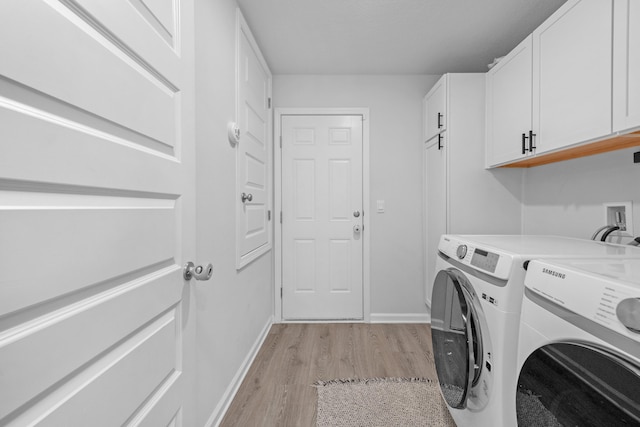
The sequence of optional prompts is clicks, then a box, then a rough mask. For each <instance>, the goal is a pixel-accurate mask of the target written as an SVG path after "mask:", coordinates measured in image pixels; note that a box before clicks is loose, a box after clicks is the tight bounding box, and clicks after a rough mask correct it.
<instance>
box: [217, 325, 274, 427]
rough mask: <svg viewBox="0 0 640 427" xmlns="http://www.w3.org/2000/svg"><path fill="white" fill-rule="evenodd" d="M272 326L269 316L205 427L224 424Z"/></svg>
mask: <svg viewBox="0 0 640 427" xmlns="http://www.w3.org/2000/svg"><path fill="white" fill-rule="evenodd" d="M271 325H273V316H269V318H268V319H267V323H266V324H265V325H264V328H263V329H262V331H261V332H260V335H258V338H257V339H256V341H255V342H254V343H253V346H252V347H251V350H249V354H247V357H245V359H244V361H243V362H242V365H240V368H238V371H237V372H236V374H235V375H234V377H233V379H232V380H231V382H230V383H229V386H228V387H227V389H226V390H225V392H224V394H223V395H222V398H221V399H220V401H219V402H218V404H217V405H216V407H215V409H214V410H213V412H212V413H211V415H210V416H209V419H208V420H207V422H206V423H205V426H207V427H212V426H215V427H218V426H219V425H220V423H221V422H222V419H223V418H224V416H225V414H226V413H227V411H228V410H229V406H231V402H233V398H234V397H235V396H236V393H237V392H238V389H239V388H240V384H242V381H243V380H244V378H245V377H246V376H247V372H249V368H250V367H251V364H252V363H253V361H254V360H255V358H256V356H257V355H258V351H259V350H260V347H262V344H263V343H264V340H265V339H266V338H267V335H269V331H270V330H271Z"/></svg>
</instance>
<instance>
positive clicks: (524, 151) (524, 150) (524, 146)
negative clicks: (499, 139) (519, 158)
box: [522, 133, 528, 154]
mask: <svg viewBox="0 0 640 427" xmlns="http://www.w3.org/2000/svg"><path fill="white" fill-rule="evenodd" d="M526 141H527V134H526V133H523V134H522V154H526V153H527V151H528V150H527V143H526Z"/></svg>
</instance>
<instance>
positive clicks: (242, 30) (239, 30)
mask: <svg viewBox="0 0 640 427" xmlns="http://www.w3.org/2000/svg"><path fill="white" fill-rule="evenodd" d="M243 34H244V36H246V38H247V41H248V42H249V45H250V46H251V49H253V51H254V52H255V53H256V56H257V59H258V62H259V63H260V66H261V67H262V68H263V69H264V70H265V71H266V72H267V74H268V76H269V81H268V87H267V92H268V97H269V98H270V99H273V92H272V85H273V75H272V73H271V69H270V68H269V65H268V64H267V61H266V60H265V59H264V56H263V55H262V51H260V47H259V46H258V43H257V42H256V39H255V38H254V37H253V33H252V32H251V28H249V24H247V21H246V20H245V19H244V16H243V15H242V11H240V8H236V58H235V61H236V64H235V66H236V70H235V74H236V82H235V84H236V111H235V115H236V118H235V121H236V123H238V122H239V121H240V114H241V113H240V105H241V103H242V102H243V100H241V99H240V79H241V76H240V68H241V67H240V51H241V43H242V41H241V39H242V35H243ZM266 142H267V159H266V162H267V167H269V166H271V165H273V159H272V157H273V103H272V105H271V108H269V112H268V117H267V141H266ZM240 145H241V144H236V145H235V150H236V174H237V170H238V166H237V165H238V161H239V159H238V157H239V155H238V152H239V150H240V148H239V147H240ZM271 172H272V171H271V170H268V171H267V183H266V185H267V198H266V200H267V204H268V206H267V209H268V210H270V211H271V212H272V213H273V204H272V203H271V200H272V198H273V179H272V178H273V174H272V173H271ZM238 185H239V184H238V177H237V176H236V182H235V183H234V186H235V188H236V189H237V188H238ZM235 194H237V195H239V194H240V191H236V192H235ZM234 206H236V209H238V204H237V201H236V202H234ZM239 214H240V213H239V212H238V211H237V210H236V221H237V220H238V219H237V218H238V216H239ZM271 219H272V220H273V215H272V216H271ZM235 227H236V242H235V246H236V247H235V251H236V270H241V269H242V268H244V267H245V266H247V265H249V264H251V263H252V262H253V261H254V260H256V259H258V258H260V257H261V256H262V255H264V254H266V253H268V252H269V251H270V250H271V249H272V247H273V227H272V226H271V224H268V225H267V228H268V237H267V242H266V244H264V245H262V246H260V247H257V248H255V249H254V250H253V251H251V252H249V253H247V254H245V255H240V244H239V242H238V239H239V236H238V231H237V229H238V225H236V226H235Z"/></svg>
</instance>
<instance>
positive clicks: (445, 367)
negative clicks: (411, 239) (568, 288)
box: [431, 235, 640, 427]
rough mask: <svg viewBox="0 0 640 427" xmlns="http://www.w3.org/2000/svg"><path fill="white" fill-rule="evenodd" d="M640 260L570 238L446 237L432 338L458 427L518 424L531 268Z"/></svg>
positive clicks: (620, 248) (639, 252)
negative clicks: (559, 262) (560, 262)
mask: <svg viewBox="0 0 640 427" xmlns="http://www.w3.org/2000/svg"><path fill="white" fill-rule="evenodd" d="M634 257H635V258H638V259H640V248H636V247H631V246H625V245H616V244H609V243H604V242H595V241H591V240H582V239H573V238H567V237H558V236H520V235H503V236H471V235H465V236H463V235H443V236H442V237H441V239H440V244H439V247H438V257H437V260H436V276H435V279H434V283H433V293H432V298H431V334H432V343H433V351H434V358H435V363H436V370H437V374H438V380H439V383H440V388H441V392H442V396H443V398H444V400H445V401H446V403H447V405H448V408H449V411H450V412H451V415H452V417H453V419H454V421H455V422H456V424H457V425H458V427H466V426H473V427H484V426H491V427H501V426H505V427H513V426H515V425H516V423H517V419H518V414H517V409H516V400H517V397H516V396H517V394H518V391H517V390H518V368H519V366H518V363H519V360H518V341H519V335H520V328H521V325H520V320H521V310H522V304H523V297H524V292H525V277H526V276H527V268H528V266H529V264H530V263H532V262H533V261H535V260H540V259H546V258H554V259H561V258H575V259H605V260H607V259H631V258H634ZM533 323H534V324H535V321H534V322H533ZM522 357H523V358H524V359H526V355H524V351H523V354H522ZM520 364H521V366H522V365H524V360H523V361H520ZM522 391H523V392H525V391H526V390H522ZM522 422H523V421H522V420H521V423H522ZM558 425H560V424H558Z"/></svg>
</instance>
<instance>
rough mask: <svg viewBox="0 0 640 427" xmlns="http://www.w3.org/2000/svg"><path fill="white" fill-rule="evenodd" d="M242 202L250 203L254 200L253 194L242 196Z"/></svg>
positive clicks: (243, 194)
mask: <svg viewBox="0 0 640 427" xmlns="http://www.w3.org/2000/svg"><path fill="white" fill-rule="evenodd" d="M240 200H242V203H247V202H250V201H252V200H253V194H251V193H249V194H246V193H242V194H241V195H240Z"/></svg>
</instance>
